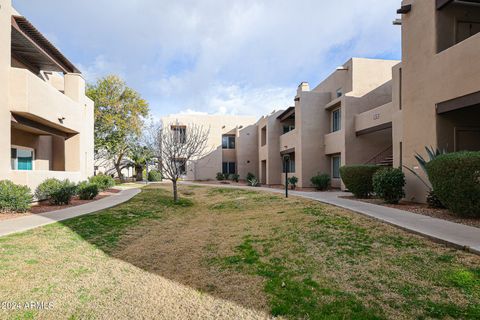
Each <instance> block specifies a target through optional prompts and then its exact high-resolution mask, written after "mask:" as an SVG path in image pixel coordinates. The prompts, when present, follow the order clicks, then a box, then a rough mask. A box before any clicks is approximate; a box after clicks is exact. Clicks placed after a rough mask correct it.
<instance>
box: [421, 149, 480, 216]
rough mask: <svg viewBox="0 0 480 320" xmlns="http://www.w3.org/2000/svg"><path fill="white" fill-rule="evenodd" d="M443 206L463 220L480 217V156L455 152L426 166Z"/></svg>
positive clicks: (478, 154) (442, 156) (473, 153)
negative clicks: (466, 217) (462, 217)
mask: <svg viewBox="0 0 480 320" xmlns="http://www.w3.org/2000/svg"><path fill="white" fill-rule="evenodd" d="M426 168H427V172H428V178H429V179H430V182H431V183H432V186H433V190H435V195H436V196H437V197H438V198H439V199H440V201H441V203H442V204H443V205H445V206H446V207H447V208H448V209H450V210H451V211H453V212H454V213H456V214H458V215H461V216H469V217H480V152H468V151H464V152H454V153H448V154H444V155H440V156H438V157H437V158H436V159H434V160H432V161H430V162H428V163H427V165H426Z"/></svg>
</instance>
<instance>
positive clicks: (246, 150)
mask: <svg viewBox="0 0 480 320" xmlns="http://www.w3.org/2000/svg"><path fill="white" fill-rule="evenodd" d="M161 122H162V124H163V126H164V127H170V126H172V125H185V126H186V127H187V132H188V126H189V125H193V124H195V125H198V126H202V127H203V128H204V129H205V130H209V135H208V141H207V147H206V150H205V151H204V155H203V157H201V158H196V159H192V161H191V162H190V163H188V164H187V168H186V169H187V174H186V176H185V179H186V180H212V179H215V176H216V174H217V172H222V162H224V161H229V162H233V161H234V162H236V164H237V165H236V166H237V172H238V173H239V174H240V178H241V179H245V176H246V171H247V172H248V170H253V168H255V167H256V165H255V163H256V161H257V158H258V155H257V154H258V149H257V147H256V145H255V144H250V145H248V144H247V143H246V142H245V140H246V139H247V137H249V138H250V137H252V143H254V141H253V140H255V139H256V135H255V134H253V133H252V131H255V130H253V129H252V128H251V127H250V126H251V125H253V124H255V122H256V119H255V117H250V116H231V115H189V114H178V115H170V116H167V117H162V118H161ZM243 130H245V131H243ZM248 133H249V134H250V135H248ZM187 134H188V133H187ZM225 134H228V135H235V137H236V146H235V149H234V150H224V149H222V136H223V135H225ZM237 143H240V146H239V145H238V144H237ZM241 146H242V147H243V148H242V149H240V147H241ZM240 150H241V151H240ZM254 150H255V151H256V152H254ZM224 155H225V159H224ZM248 161H250V162H248ZM239 162H240V164H241V165H240V166H239Z"/></svg>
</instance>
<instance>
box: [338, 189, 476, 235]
mask: <svg viewBox="0 0 480 320" xmlns="http://www.w3.org/2000/svg"><path fill="white" fill-rule="evenodd" d="M342 198H345V199H350V200H357V201H362V202H367V203H372V204H376V205H380V206H384V207H390V208H395V209H399V210H405V211H409V212H412V213H417V214H421V215H424V216H429V217H433V218H438V219H443V220H448V221H451V222H455V223H460V224H464V225H467V226H471V227H477V228H480V219H478V218H462V217H458V216H457V215H455V214H454V213H452V212H451V211H449V210H448V209H437V208H430V207H429V206H428V205H426V204H421V203H415V202H408V201H400V203H399V204H387V203H384V202H383V201H382V200H381V199H375V198H370V199H357V198H355V197H353V196H344V197H342Z"/></svg>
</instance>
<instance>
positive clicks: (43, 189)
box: [35, 178, 77, 205]
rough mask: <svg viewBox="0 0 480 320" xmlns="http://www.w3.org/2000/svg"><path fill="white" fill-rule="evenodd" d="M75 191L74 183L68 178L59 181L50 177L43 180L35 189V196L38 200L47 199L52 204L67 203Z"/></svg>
mask: <svg viewBox="0 0 480 320" xmlns="http://www.w3.org/2000/svg"><path fill="white" fill-rule="evenodd" d="M76 192H77V186H76V185H75V183H73V182H70V181H69V180H68V179H66V180H63V181H60V180H58V179H55V178H52V179H47V180H45V181H43V182H42V183H41V184H40V185H39V186H38V187H37V190H35V197H36V198H37V199H38V200H47V199H48V200H49V201H50V204H53V205H64V204H69V203H70V200H71V199H72V197H73V196H74V195H75V194H76Z"/></svg>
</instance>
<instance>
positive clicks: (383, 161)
mask: <svg viewBox="0 0 480 320" xmlns="http://www.w3.org/2000/svg"><path fill="white" fill-rule="evenodd" d="M365 164H375V165H380V166H386V167H391V166H393V146H389V147H388V148H386V149H385V150H382V151H380V152H379V153H377V154H376V155H375V156H374V157H372V158H371V159H370V160H368V161H367V162H365Z"/></svg>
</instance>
